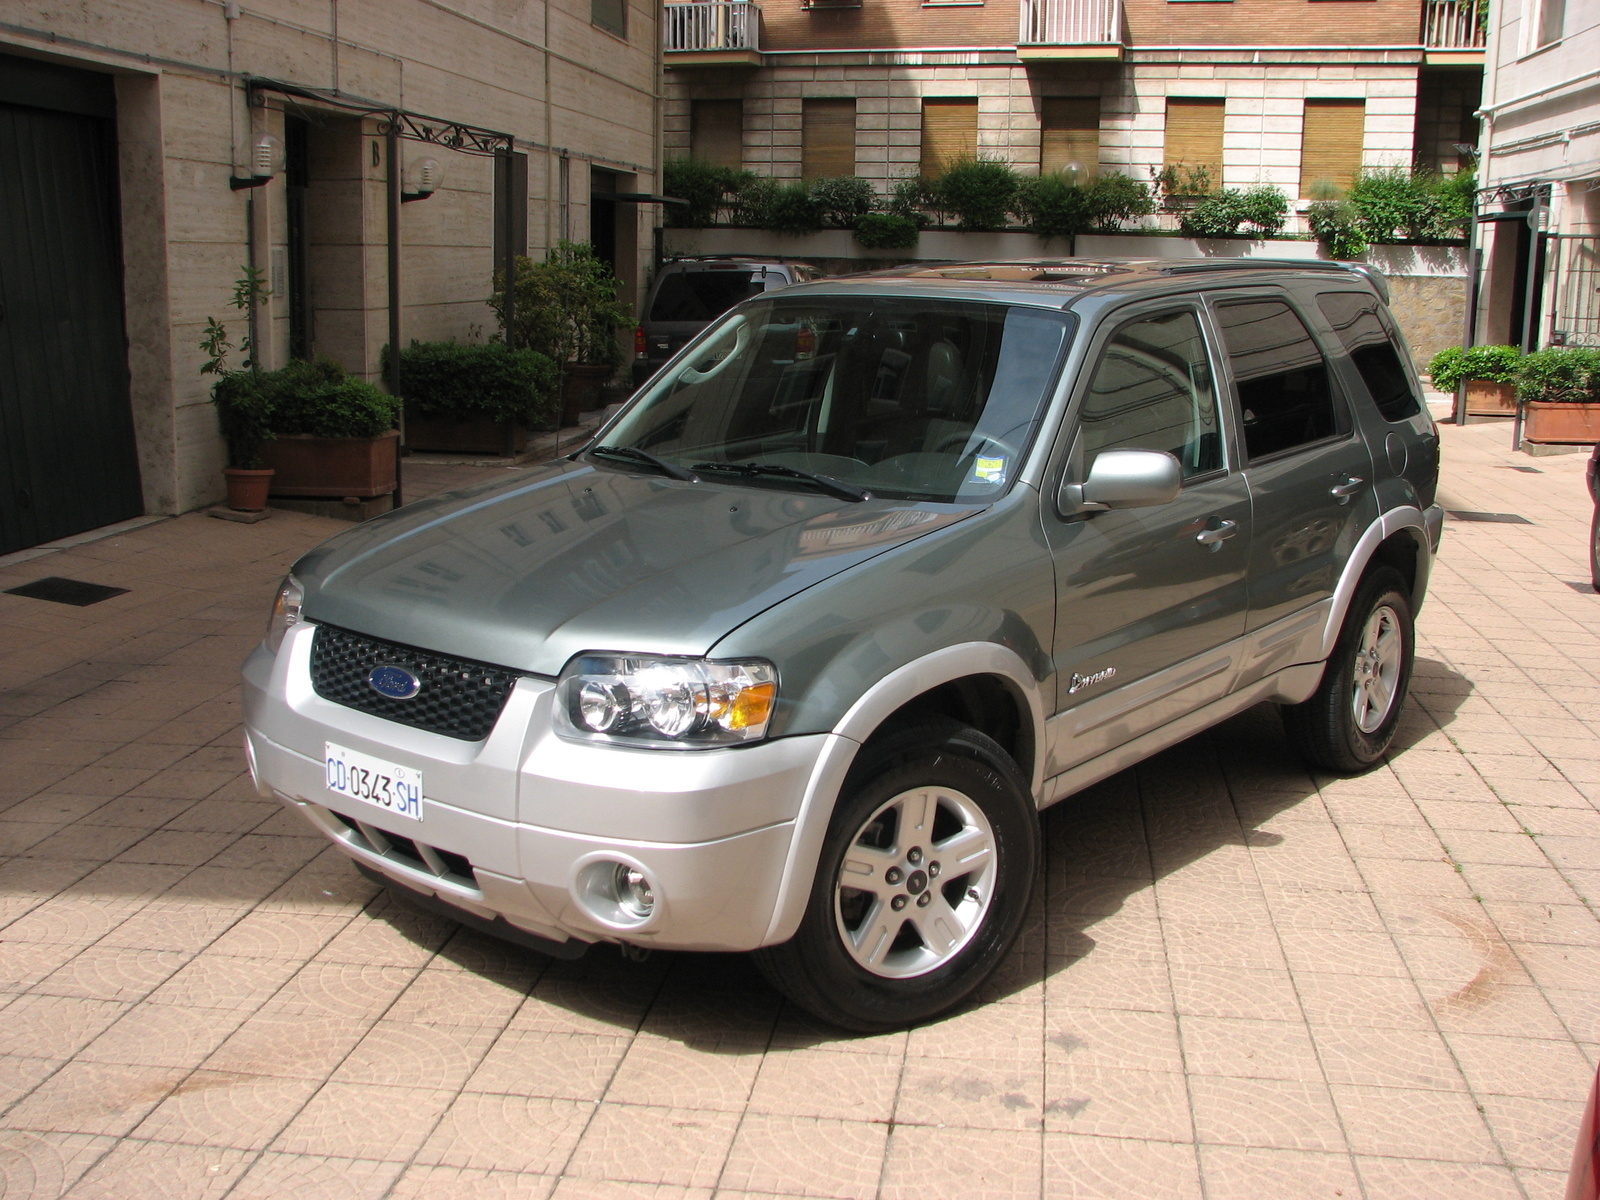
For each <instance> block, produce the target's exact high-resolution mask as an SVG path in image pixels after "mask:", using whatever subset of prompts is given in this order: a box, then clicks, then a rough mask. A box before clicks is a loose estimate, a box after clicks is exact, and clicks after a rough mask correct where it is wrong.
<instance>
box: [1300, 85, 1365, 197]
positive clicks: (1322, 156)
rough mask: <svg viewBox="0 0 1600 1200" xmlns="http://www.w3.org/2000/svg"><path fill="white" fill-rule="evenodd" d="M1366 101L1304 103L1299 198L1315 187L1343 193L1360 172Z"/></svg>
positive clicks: (1309, 101) (1307, 194)
mask: <svg viewBox="0 0 1600 1200" xmlns="http://www.w3.org/2000/svg"><path fill="white" fill-rule="evenodd" d="M1366 120H1367V102H1366V101H1365V100H1307V101H1306V115H1305V124H1304V125H1303V127H1302V135H1301V141H1300V195H1301V196H1304V197H1311V193H1312V191H1313V190H1314V189H1317V190H1320V189H1318V185H1322V187H1324V188H1326V187H1333V188H1336V189H1338V190H1339V191H1341V192H1343V191H1346V190H1348V189H1349V187H1350V185H1351V184H1352V183H1354V182H1355V179H1356V176H1357V175H1358V174H1359V173H1360V171H1361V140H1362V131H1363V129H1364V128H1365V126H1366Z"/></svg>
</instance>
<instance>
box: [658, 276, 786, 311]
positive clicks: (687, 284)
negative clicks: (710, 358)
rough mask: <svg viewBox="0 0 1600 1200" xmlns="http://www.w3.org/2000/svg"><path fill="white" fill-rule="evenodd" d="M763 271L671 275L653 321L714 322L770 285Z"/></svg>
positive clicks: (662, 289) (660, 293)
mask: <svg viewBox="0 0 1600 1200" xmlns="http://www.w3.org/2000/svg"><path fill="white" fill-rule="evenodd" d="M766 280H767V273H766V272H765V271H762V270H756V271H752V270H750V268H748V267H745V268H743V269H742V270H737V271H729V270H718V269H712V270H709V271H679V272H677V273H676V274H672V275H667V276H665V277H664V278H663V279H662V280H661V286H660V287H659V288H657V289H656V298H655V303H654V304H652V305H651V306H650V318H649V319H650V320H652V321H710V320H712V319H714V318H716V317H720V316H721V315H722V314H723V313H725V312H727V311H728V310H729V309H730V308H732V307H733V306H734V305H735V304H737V303H739V301H741V300H743V299H745V298H747V297H749V296H754V295H757V294H759V293H760V292H761V291H762V290H763V289H764V288H765V287H766V286H767V283H766Z"/></svg>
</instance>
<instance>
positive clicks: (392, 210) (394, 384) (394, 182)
mask: <svg viewBox="0 0 1600 1200" xmlns="http://www.w3.org/2000/svg"><path fill="white" fill-rule="evenodd" d="M384 140H385V142H386V143H387V149H388V153H389V172H388V180H387V184H388V186H387V188H386V189H385V190H386V191H387V193H388V195H387V200H388V210H389V390H390V391H391V392H392V393H393V394H394V395H395V396H397V397H402V398H403V397H404V395H405V393H404V390H403V388H402V386H401V379H400V184H401V180H400V118H399V116H398V114H391V115H390V117H389V130H388V133H386V134H385V135H384ZM405 445H406V410H405V405H404V404H402V405H401V407H400V443H399V445H398V446H396V447H395V463H394V505H395V507H396V508H399V507H400V502H401V501H400V452H401V451H402V450H404V449H405Z"/></svg>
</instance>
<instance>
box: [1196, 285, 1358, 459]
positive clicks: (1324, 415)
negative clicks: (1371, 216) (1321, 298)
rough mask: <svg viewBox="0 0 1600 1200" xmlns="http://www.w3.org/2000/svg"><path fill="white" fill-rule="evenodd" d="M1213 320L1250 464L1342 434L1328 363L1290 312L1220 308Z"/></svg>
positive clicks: (1273, 304)
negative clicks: (1230, 375) (1235, 392)
mask: <svg viewBox="0 0 1600 1200" xmlns="http://www.w3.org/2000/svg"><path fill="white" fill-rule="evenodd" d="M1217 321H1218V323H1219V324H1220V325H1221V326H1222V340H1223V341H1224V342H1225V343H1226V344H1227V347H1228V358H1229V359H1230V360H1231V362H1232V364H1233V379H1234V384H1235V386H1236V387H1237V389H1238V393H1239V410H1240V415H1241V416H1242V417H1243V423H1244V444H1245V453H1246V454H1247V455H1248V457H1249V458H1250V459H1251V461H1255V460H1256V459H1259V458H1265V457H1266V456H1267V455H1269V454H1279V453H1282V452H1283V451H1285V450H1292V449H1294V448H1295V447H1296V446H1306V445H1310V444H1311V443H1312V442H1320V441H1322V440H1323V439H1324V438H1330V437H1333V436H1334V435H1335V434H1339V433H1343V432H1344V431H1345V429H1346V425H1345V422H1344V420H1343V417H1344V413H1343V412H1342V411H1341V408H1340V405H1339V404H1338V402H1337V401H1336V400H1335V399H1334V397H1333V384H1332V380H1331V379H1330V378H1329V376H1328V364H1327V363H1326V362H1325V361H1324V360H1323V357H1322V351H1321V350H1320V349H1319V348H1318V347H1317V343H1316V341H1315V340H1314V339H1313V338H1312V336H1311V333H1310V331H1309V330H1307V329H1306V327H1305V325H1304V324H1303V323H1302V322H1301V320H1300V317H1299V316H1298V315H1297V314H1296V313H1295V311H1294V309H1292V308H1290V307H1289V306H1288V305H1287V304H1284V303H1283V302H1282V301H1278V300H1254V301H1248V302H1246V303H1242V304H1224V305H1220V306H1219V307H1218V309H1217Z"/></svg>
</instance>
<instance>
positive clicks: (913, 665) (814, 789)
mask: <svg viewBox="0 0 1600 1200" xmlns="http://www.w3.org/2000/svg"><path fill="white" fill-rule="evenodd" d="M969 675H997V676H999V677H1000V678H1002V679H1004V680H1005V681H1006V682H1007V683H1008V684H1009V685H1010V686H1011V688H1012V690H1013V691H1014V692H1015V693H1016V695H1017V696H1018V697H1019V698H1020V699H1021V700H1022V701H1023V702H1024V703H1025V705H1026V709H1027V719H1028V720H1029V721H1030V722H1031V724H1032V727H1033V739H1034V742H1033V744H1034V748H1035V752H1034V755H1033V770H1032V772H1031V775H1032V778H1031V780H1030V786H1031V787H1032V789H1033V794H1034V798H1035V800H1036V801H1037V798H1038V796H1039V794H1040V790H1041V789H1042V788H1043V786H1044V760H1045V754H1044V748H1045V745H1046V743H1045V740H1044V737H1045V724H1044V722H1045V716H1044V701H1043V699H1042V698H1041V696H1040V694H1039V681H1038V680H1037V679H1035V678H1034V675H1033V672H1032V671H1031V670H1029V668H1028V664H1027V663H1026V662H1025V661H1024V660H1023V658H1022V656H1021V655H1019V654H1018V653H1017V652H1016V651H1015V650H1011V649H1009V648H1008V647H1005V646H1001V645H998V644H996V643H993V642H963V643H961V644H959V645H955V646H946V647H944V648H943V649H941V650H936V651H934V652H933V653H932V654H929V655H927V656H925V657H923V658H919V659H917V660H916V661H914V662H909V663H906V664H905V665H904V666H901V667H897V668H896V669H895V670H893V671H890V672H889V673H888V674H887V675H885V676H884V677H883V678H882V679H880V680H879V681H878V682H877V683H875V684H873V685H872V687H870V688H869V689H867V691H866V692H864V693H863V694H862V695H861V696H860V698H858V699H857V700H856V702H855V703H854V704H852V705H851V706H850V709H849V711H847V712H846V713H845V714H844V716H842V717H840V718H839V721H838V723H837V724H836V725H835V726H834V727H833V729H832V730H831V731H830V732H829V734H828V735H827V743H826V745H825V746H824V748H823V751H822V753H821V754H820V755H819V756H818V758H817V763H816V766H815V767H814V768H813V769H812V772H811V778H810V779H809V780H807V781H806V791H805V795H804V796H803V797H802V798H801V801H800V810H799V812H798V813H797V814H796V815H795V821H794V833H793V836H791V837H790V839H789V854H788V857H787V858H786V859H785V861H784V864H783V878H782V880H781V882H780V883H779V885H778V898H777V901H776V902H775V903H774V905H773V910H772V920H771V922H770V923H769V925H768V926H767V932H766V934H765V936H763V937H762V939H761V944H762V945H763V946H772V945H776V944H777V943H779V942H785V941H788V940H789V939H790V938H791V937H793V936H794V933H795V930H796V929H798V928H799V927H800V919H801V918H802V917H803V916H804V915H805V911H806V905H807V904H808V903H810V900H811V886H812V883H813V881H814V879H815V878H816V873H817V862H818V861H819V860H820V859H821V857H822V842H823V838H824V837H825V836H826V834H827V831H828V822H829V821H830V820H831V819H832V817H833V808H834V805H835V803H837V801H838V798H839V792H840V790H841V789H842V788H843V787H844V781H845V777H846V776H847V775H848V774H849V772H850V767H851V765H852V764H853V763H854V762H855V757H856V752H857V751H859V750H860V749H861V746H862V744H863V743H864V742H865V741H866V740H867V739H868V738H869V737H871V736H872V734H873V732H874V731H876V730H877V729H878V727H879V726H881V725H882V724H883V722H884V721H886V720H887V719H888V718H889V717H890V715H892V714H893V713H894V712H895V711H896V710H897V709H899V708H900V707H901V706H902V705H904V704H905V703H906V702H907V701H910V700H913V699H915V698H916V697H918V696H920V695H922V694H923V693H924V692H929V691H932V690H933V689H934V688H936V687H938V686H939V685H940V684H944V683H950V682H953V681H954V680H957V679H964V678H966V677H967V676H969Z"/></svg>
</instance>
